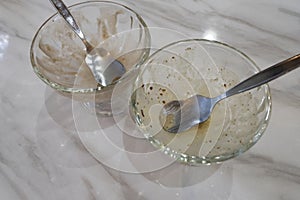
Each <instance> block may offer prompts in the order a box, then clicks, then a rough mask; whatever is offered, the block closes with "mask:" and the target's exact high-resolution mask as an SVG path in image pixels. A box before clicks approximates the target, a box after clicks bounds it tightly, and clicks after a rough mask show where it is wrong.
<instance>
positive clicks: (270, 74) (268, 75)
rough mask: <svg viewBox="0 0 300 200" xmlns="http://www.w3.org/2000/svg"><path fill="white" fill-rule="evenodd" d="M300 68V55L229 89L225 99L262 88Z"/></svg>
mask: <svg viewBox="0 0 300 200" xmlns="http://www.w3.org/2000/svg"><path fill="white" fill-rule="evenodd" d="M299 66H300V54H298V55H295V56H293V57H291V58H288V59H286V60H284V61H282V62H280V63H277V64H275V65H273V66H271V67H269V68H267V69H265V70H263V71H260V72H258V73H257V74H254V75H253V76H251V77H249V78H248V79H246V80H244V81H242V82H241V83H239V84H238V85H236V86H234V87H233V88H231V89H229V90H228V91H227V92H226V93H225V95H223V98H225V97H229V96H232V95H235V94H239V93H242V92H245V91H248V90H251V89H253V88H255V87H258V86H261V85H263V84H265V83H268V82H270V81H272V80H274V79H276V78H278V77H280V76H282V75H284V74H286V73H288V72H290V71H292V70H294V69H296V68H298V67H299Z"/></svg>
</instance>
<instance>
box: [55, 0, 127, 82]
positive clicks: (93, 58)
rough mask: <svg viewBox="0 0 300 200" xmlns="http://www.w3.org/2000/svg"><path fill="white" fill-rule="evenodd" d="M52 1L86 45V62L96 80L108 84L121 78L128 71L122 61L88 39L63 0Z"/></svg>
mask: <svg viewBox="0 0 300 200" xmlns="http://www.w3.org/2000/svg"><path fill="white" fill-rule="evenodd" d="M50 2H51V3H52V4H53V6H54V7H55V8H56V9H57V11H58V13H59V14H60V15H61V16H62V17H63V18H64V19H65V21H66V22H67V24H68V25H69V26H70V27H71V29H72V30H73V31H74V32H75V33H76V35H77V36H78V37H79V38H80V39H81V40H82V42H83V44H84V45H85V47H86V52H87V55H86V58H85V62H86V64H87V66H88V67H89V69H90V70H91V72H92V74H93V76H94V78H95V80H96V81H97V82H98V83H99V84H101V85H102V86H107V85H110V84H111V83H113V82H114V81H116V80H117V79H119V78H120V77H121V76H122V75H123V74H124V73H125V72H126V69H125V68H124V66H123V65H122V63H120V62H119V61H118V60H116V59H114V58H113V57H112V56H111V55H110V53H109V52H108V51H106V50H105V49H103V48H95V47H93V46H92V45H91V44H90V43H89V42H88V41H87V40H86V37H85V36H84V34H83V32H82V31H81V29H80V28H79V26H78V25H77V23H76V21H75V19H74V18H73V16H72V15H71V13H70V11H69V10H68V8H67V7H66V5H65V4H64V3H63V1H62V0H50Z"/></svg>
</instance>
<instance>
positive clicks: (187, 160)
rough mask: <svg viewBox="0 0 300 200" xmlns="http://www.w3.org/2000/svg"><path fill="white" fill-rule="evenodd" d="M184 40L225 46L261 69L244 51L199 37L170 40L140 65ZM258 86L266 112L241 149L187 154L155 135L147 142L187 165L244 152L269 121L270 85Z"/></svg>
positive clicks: (258, 136) (219, 161)
mask: <svg viewBox="0 0 300 200" xmlns="http://www.w3.org/2000/svg"><path fill="white" fill-rule="evenodd" d="M186 42H205V43H208V44H210V45H211V44H213V45H218V46H221V47H225V48H228V49H229V50H231V51H233V52H234V53H236V54H237V55H239V56H241V57H243V58H245V59H246V60H247V61H248V62H249V64H250V65H251V66H252V67H253V68H254V69H255V70H256V72H254V73H257V72H259V71H261V69H260V68H259V67H258V66H257V64H256V63H255V62H254V61H253V60H252V59H251V58H250V57H249V56H248V55H247V54H245V53H244V52H242V51H240V50H238V49H237V48H235V47H233V46H231V45H229V44H226V43H223V42H220V41H216V40H208V39H199V38H192V39H183V40H178V41H175V42H172V43H170V44H167V45H165V46H163V47H161V48H160V49H158V50H157V51H155V52H154V53H153V54H151V55H150V56H149V57H148V59H147V61H146V62H145V63H143V65H142V67H144V65H147V64H148V63H149V62H151V59H152V58H154V57H155V56H156V55H157V54H159V53H160V52H162V51H165V50H167V51H168V48H169V47H172V46H174V45H177V44H180V43H186ZM260 87H264V88H263V89H264V93H265V95H266V97H267V98H266V103H267V105H266V107H267V108H268V109H267V110H266V113H265V115H264V118H263V119H262V122H261V125H260V127H258V129H257V130H256V133H255V135H254V136H253V138H252V139H251V142H249V143H248V144H246V145H244V146H243V147H242V148H241V149H239V150H236V151H234V152H232V153H227V154H220V155H214V156H202V157H200V156H194V155H187V154H185V153H180V152H176V151H174V150H172V149H170V148H169V147H168V146H166V145H164V144H162V143H161V142H160V140H157V139H156V138H155V137H147V136H146V139H147V140H149V142H150V143H151V144H152V145H153V146H154V147H156V148H159V149H161V151H162V152H164V153H165V154H167V155H169V156H171V157H173V158H175V160H177V161H179V162H181V163H184V164H189V165H193V166H198V165H201V164H205V165H210V164H213V163H216V164H218V163H222V162H224V161H226V160H229V159H232V158H235V157H237V156H239V155H241V154H242V153H244V152H246V151H247V150H249V149H250V148H251V147H252V146H253V145H255V144H256V143H257V142H258V140H259V139H260V138H261V137H262V135H263V133H264V132H265V130H266V128H267V126H268V124H269V121H270V117H271V112H272V96H271V91H270V87H269V85H268V84H267V83H266V84H264V85H262V86H260Z"/></svg>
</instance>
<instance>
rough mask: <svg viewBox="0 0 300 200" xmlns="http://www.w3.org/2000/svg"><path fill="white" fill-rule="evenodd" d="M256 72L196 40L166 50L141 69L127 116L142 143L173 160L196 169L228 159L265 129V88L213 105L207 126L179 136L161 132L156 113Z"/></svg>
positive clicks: (229, 50) (219, 47) (239, 56)
mask: <svg viewBox="0 0 300 200" xmlns="http://www.w3.org/2000/svg"><path fill="white" fill-rule="evenodd" d="M258 71H259V68H258V67H257V66H256V65H255V63H254V62H253V61H252V60H251V59H250V58H249V57H248V56H246V55H245V54H244V53H242V52H241V51H239V50H237V49H235V48H233V47H231V46H229V45H227V44H223V43H220V42H216V41H209V40H201V39H195V40H193V39H191V40H182V41H178V42H175V43H172V44H169V45H167V46H165V47H163V48H162V49H160V50H158V51H157V52H155V53H154V54H153V55H151V56H150V57H149V59H148V60H147V61H146V62H145V63H144V64H143V65H142V66H141V68H140V73H139V75H138V77H137V80H136V82H135V84H134V92H133V95H132V97H131V106H130V107H131V115H132V117H133V118H134V120H135V122H136V123H137V125H138V126H139V128H140V130H141V131H142V132H143V134H144V135H145V136H146V138H148V139H149V141H150V142H151V143H152V144H153V145H154V146H156V147H157V148H160V149H161V150H162V151H163V152H164V153H166V154H168V155H170V156H171V157H173V158H175V159H176V160H179V161H181V162H184V163H189V164H192V165H193V164H194V165H196V164H208V163H215V162H221V161H224V160H227V159H229V158H233V157H235V156H237V155H239V154H241V153H243V152H245V151H246V150H248V149H249V148H250V147H251V146H253V145H254V144H255V143H256V142H257V141H258V140H259V138H260V137H261V136H262V134H263V132H264V131H265V129H266V127H267V124H268V121H269V117H270V112H271V96H270V92H269V87H268V85H263V86H261V87H258V88H255V89H252V90H250V91H249V92H245V93H242V94H239V95H235V96H232V97H230V98H227V99H225V100H223V101H221V102H219V103H218V104H217V106H216V107H215V109H214V111H213V113H212V115H211V117H210V119H209V120H208V121H207V122H205V123H202V124H200V125H198V126H195V127H193V128H191V129H190V130H188V131H185V132H182V133H180V134H173V133H168V132H166V131H164V130H163V129H162V127H161V125H160V123H159V112H160V110H161V108H162V106H163V105H164V104H165V103H167V102H169V101H172V100H182V99H186V98H189V97H191V96H192V95H195V94H201V95H205V96H209V97H214V96H217V95H219V94H221V93H223V92H225V91H226V90H227V89H229V88H231V87H232V86H234V85H235V84H237V83H238V82H240V81H242V80H244V79H245V78H248V77H249V76H251V75H252V74H254V73H256V72H258Z"/></svg>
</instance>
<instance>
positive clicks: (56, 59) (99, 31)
mask: <svg viewBox="0 0 300 200" xmlns="http://www.w3.org/2000/svg"><path fill="white" fill-rule="evenodd" d="M69 9H70V11H71V13H72V15H73V17H74V18H75V20H76V21H77V23H78V24H79V26H80V28H81V29H82V31H83V33H84V34H85V35H86V38H87V40H88V41H89V42H90V43H91V44H92V45H94V46H95V47H102V48H104V49H106V50H107V51H109V52H110V54H111V55H112V56H113V57H114V58H116V59H117V60H118V61H119V62H121V63H122V64H123V65H124V67H125V68H126V71H129V70H131V69H133V68H137V67H138V66H139V65H140V64H141V63H143V62H144V60H145V59H146V58H147V57H148V55H149V45H150V33H149V30H148V28H147V25H146V23H145V22H144V20H143V19H142V18H141V16H140V15H139V14H137V13H136V12H135V11H133V10H132V9H130V8H128V7H126V6H124V5H121V4H119V3H115V2H109V1H87V2H83V3H78V4H75V5H72V6H70V7H69ZM85 56H86V52H85V46H84V45H83V43H82V41H81V40H80V39H79V38H78V36H76V35H75V33H74V32H73V31H72V30H71V28H70V27H68V25H67V24H66V23H65V21H64V19H63V18H62V17H61V16H60V15H58V14H55V15H53V16H51V17H50V18H49V19H48V20H46V22H44V24H43V25H42V26H41V27H40V28H39V30H38V31H37V33H36V35H35V36H34V39H33V42H32V45H31V49H30V57H31V63H32V66H33V69H34V72H35V73H36V74H37V76H38V77H39V78H40V79H41V80H42V81H44V82H45V83H46V84H47V85H49V86H51V87H52V88H54V89H55V90H57V91H59V92H61V93H62V94H63V95H66V96H72V97H73V98H74V96H76V97H75V98H76V99H77V100H82V101H87V99H88V100H91V99H90V98H93V99H95V98H96V101H100V104H101V103H103V102H105V101H109V99H110V96H111V92H112V91H111V90H112V89H113V86H114V85H115V84H116V83H117V82H118V81H120V80H121V79H119V80H118V81H115V82H114V83H113V84H111V85H109V86H107V87H103V86H101V85H99V84H97V82H96V81H95V79H94V77H93V75H92V73H91V72H90V70H89V68H88V67H87V66H86V63H85V62H84V59H85ZM125 74H126V73H125ZM74 94H76V95H74ZM77 94H78V95H77ZM87 94H92V95H91V96H89V95H87ZM95 96H96V97H95ZM106 106H107V105H106Z"/></svg>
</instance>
